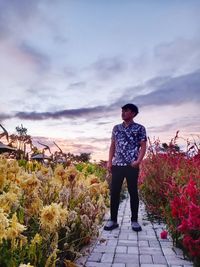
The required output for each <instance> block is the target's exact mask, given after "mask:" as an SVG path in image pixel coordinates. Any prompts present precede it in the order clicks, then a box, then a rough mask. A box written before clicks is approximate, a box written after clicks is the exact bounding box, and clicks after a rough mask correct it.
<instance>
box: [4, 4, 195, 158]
mask: <svg viewBox="0 0 200 267" xmlns="http://www.w3.org/2000/svg"><path fill="white" fill-rule="evenodd" d="M199 100H200V1H199V0H187V1H186V0H167V1H162V0H158V1H156V0H140V1H139V0H138V1H136V0H124V1H120V0H57V1H53V0H29V1H27V0H0V123H1V124H2V125H3V126H4V127H5V128H6V129H7V131H8V132H9V133H10V134H12V133H15V128H16V126H20V125H21V124H22V125H23V126H24V127H25V128H27V129H28V132H27V133H28V134H29V135H31V136H32V138H33V140H34V142H35V144H37V145H38V143H37V141H40V142H43V143H45V144H47V145H49V146H50V147H51V148H52V150H54V149H56V148H55V146H54V144H53V142H56V143H57V144H58V145H59V146H60V147H61V148H62V149H63V151H65V152H70V153H74V154H80V153H91V156H92V159H93V160H97V161H98V160H100V159H103V160H106V159H107V157H108V149H109V144H110V137H111V132H112V128H113V126H114V125H115V124H118V123H121V122H122V121H121V107H122V106H123V105H125V104H126V103H134V104H136V105H137V106H138V107H139V114H138V115H137V116H136V117H135V119H134V121H135V122H137V123H140V124H142V125H144V126H145V127H146V130H147V135H148V137H149V138H150V139H151V140H153V139H157V138H159V139H160V140H161V142H169V141H170V140H171V139H172V138H173V137H174V136H175V133H176V131H177V130H179V131H180V133H179V135H180V137H182V139H181V140H182V141H183V140H184V142H185V139H187V138H189V139H195V140H196V138H197V140H198V141H199V136H200V108H199V102H200V101H199ZM0 131H1V130H0ZM38 147H40V146H39V145H38Z"/></svg>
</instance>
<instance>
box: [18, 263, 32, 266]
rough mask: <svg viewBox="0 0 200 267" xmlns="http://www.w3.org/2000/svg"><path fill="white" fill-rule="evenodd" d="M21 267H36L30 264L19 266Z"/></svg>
mask: <svg viewBox="0 0 200 267" xmlns="http://www.w3.org/2000/svg"><path fill="white" fill-rule="evenodd" d="M19 267H34V266H33V265H30V263H28V264H23V263H21V264H20V265H19Z"/></svg>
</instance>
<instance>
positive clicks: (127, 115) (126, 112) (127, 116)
mask: <svg viewBox="0 0 200 267" xmlns="http://www.w3.org/2000/svg"><path fill="white" fill-rule="evenodd" d="M133 117H134V112H133V111H131V110H130V109H122V120H124V121H128V120H132V119H133Z"/></svg>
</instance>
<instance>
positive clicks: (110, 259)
mask: <svg viewBox="0 0 200 267" xmlns="http://www.w3.org/2000/svg"><path fill="white" fill-rule="evenodd" d="M113 258H114V253H104V254H103V256H102V258H101V262H109V263H112V262H113Z"/></svg>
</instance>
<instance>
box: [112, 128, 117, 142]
mask: <svg viewBox="0 0 200 267" xmlns="http://www.w3.org/2000/svg"><path fill="white" fill-rule="evenodd" d="M115 129H116V126H114V127H113V129H112V134H111V140H113V141H115Z"/></svg>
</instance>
